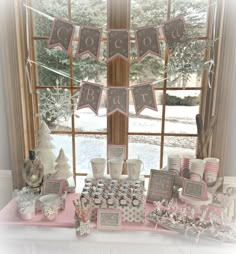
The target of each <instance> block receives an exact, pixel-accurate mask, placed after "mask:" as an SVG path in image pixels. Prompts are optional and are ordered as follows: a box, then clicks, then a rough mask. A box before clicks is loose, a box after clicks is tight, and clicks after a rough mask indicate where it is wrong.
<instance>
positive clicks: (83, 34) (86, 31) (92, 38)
mask: <svg viewBox="0 0 236 254" xmlns="http://www.w3.org/2000/svg"><path fill="white" fill-rule="evenodd" d="M79 34H80V35H79V44H78V48H77V53H76V57H80V56H82V55H84V54H89V55H90V56H91V57H93V58H95V59H96V60H97V61H98V58H99V53H100V44H101V37H102V32H101V29H98V28H95V27H86V26H84V27H80V33H79Z"/></svg>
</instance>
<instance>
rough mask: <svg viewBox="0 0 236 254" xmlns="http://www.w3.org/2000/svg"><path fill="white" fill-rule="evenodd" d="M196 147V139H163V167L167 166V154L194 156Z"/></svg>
mask: <svg viewBox="0 0 236 254" xmlns="http://www.w3.org/2000/svg"><path fill="white" fill-rule="evenodd" d="M196 145H197V138H196V137H165V138H164V156H163V166H166V165H167V158H168V155H169V154H182V153H192V154H195V149H196Z"/></svg>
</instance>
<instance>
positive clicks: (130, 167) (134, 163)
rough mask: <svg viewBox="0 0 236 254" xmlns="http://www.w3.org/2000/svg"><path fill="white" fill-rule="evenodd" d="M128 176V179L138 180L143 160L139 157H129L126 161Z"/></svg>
mask: <svg viewBox="0 0 236 254" xmlns="http://www.w3.org/2000/svg"><path fill="white" fill-rule="evenodd" d="M126 165H127V173H128V178H129V179H130V180H138V179H139V176H140V172H141V169H142V167H143V162H142V161H141V160H139V159H129V160H127V161H126Z"/></svg>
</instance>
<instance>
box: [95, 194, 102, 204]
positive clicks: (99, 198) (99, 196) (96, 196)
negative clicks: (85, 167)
mask: <svg viewBox="0 0 236 254" xmlns="http://www.w3.org/2000/svg"><path fill="white" fill-rule="evenodd" d="M93 200H94V204H95V205H101V204H102V199H101V193H99V192H95V193H94V198H93Z"/></svg>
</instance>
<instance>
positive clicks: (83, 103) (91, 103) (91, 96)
mask: <svg viewBox="0 0 236 254" xmlns="http://www.w3.org/2000/svg"><path fill="white" fill-rule="evenodd" d="M102 89H103V86H102V85H99V84H95V83H90V82H85V81H84V82H83V84H82V86H81V92H80V98H79V102H78V107H77V109H81V108H90V109H91V110H92V111H93V112H94V113H95V114H98V109H99V105H100V101H101V96H102Z"/></svg>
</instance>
